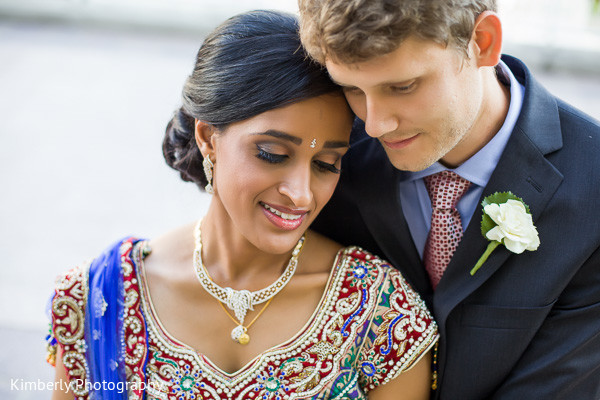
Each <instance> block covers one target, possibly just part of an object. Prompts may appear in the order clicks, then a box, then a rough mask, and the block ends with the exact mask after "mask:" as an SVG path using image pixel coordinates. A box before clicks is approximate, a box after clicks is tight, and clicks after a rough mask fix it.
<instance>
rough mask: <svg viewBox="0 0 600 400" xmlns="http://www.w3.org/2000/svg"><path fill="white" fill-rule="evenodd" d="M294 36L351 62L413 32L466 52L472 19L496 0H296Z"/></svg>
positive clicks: (316, 54) (319, 55)
mask: <svg viewBox="0 0 600 400" xmlns="http://www.w3.org/2000/svg"><path fill="white" fill-rule="evenodd" d="M298 3H299V7H300V20H301V28H300V36H301V38H302V44H303V45H304V47H305V48H306V50H307V52H308V53H309V54H310V56H311V57H312V58H314V59H315V60H316V61H318V62H319V63H321V64H324V63H325V59H326V58H328V59H331V60H333V61H335V62H341V63H348V64H352V63H356V62H362V61H367V60H369V59H372V58H375V57H377V56H381V55H384V54H387V53H390V52H392V51H394V50H396V49H397V48H398V46H400V44H401V43H402V41H403V40H405V39H406V38H408V37H411V36H414V37H417V38H420V39H425V40H433V41H434V42H436V43H439V44H441V45H444V46H449V45H451V46H454V47H456V48H457V49H459V50H461V51H462V52H463V53H464V54H465V55H467V46H468V44H469V40H470V39H471V35H472V32H473V28H474V25H475V20H476V19H477V17H478V16H479V14H481V13H482V12H484V11H488V10H489V11H497V5H496V0H299V1H298Z"/></svg>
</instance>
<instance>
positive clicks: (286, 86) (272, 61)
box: [163, 11, 341, 188]
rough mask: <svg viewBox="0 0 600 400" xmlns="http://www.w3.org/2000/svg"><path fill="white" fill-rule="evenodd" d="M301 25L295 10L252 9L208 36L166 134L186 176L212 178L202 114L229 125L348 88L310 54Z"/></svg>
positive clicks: (171, 155) (167, 147) (168, 150)
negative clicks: (199, 126) (199, 128)
mask: <svg viewBox="0 0 600 400" xmlns="http://www.w3.org/2000/svg"><path fill="white" fill-rule="evenodd" d="M298 30H299V25H298V20H297V19H296V17H295V16H294V15H292V14H287V13H283V12H276V11H252V12H248V13H244V14H240V15H237V16H235V17H232V18H230V19H228V20H227V21H225V22H224V23H223V24H221V25H220V26H219V27H217V28H216V29H215V30H214V31H213V32H212V33H211V34H210V35H209V36H208V37H207V38H206V40H205V41H204V43H203V44H202V47H200V50H199V51H198V55H197V57H196V64H195V66H194V71H193V72H192V74H191V75H190V76H189V77H188V79H187V81H186V83H185V85H184V87H183V94H182V96H183V106H182V107H181V108H180V109H179V110H178V111H176V112H175V115H174V116H173V118H172V119H171V121H170V122H169V124H168V125H167V128H166V134H165V138H164V141H163V155H164V157H165V160H166V161H167V164H169V166H171V167H172V168H174V169H175V170H177V171H179V172H180V174H181V178H182V179H183V180H184V181H188V182H194V183H196V184H197V185H198V186H199V187H200V188H204V186H205V185H206V177H205V176H204V170H203V168H202V154H201V153H200V150H199V149H198V146H197V145H196V140H195V136H194V130H195V127H194V119H198V120H201V121H204V122H207V123H209V124H211V125H213V126H215V127H216V128H217V129H218V130H223V129H225V128H226V127H227V125H228V124H231V123H234V122H238V121H242V120H245V119H248V118H251V117H253V116H255V115H258V114H260V113H263V112H265V111H268V110H272V109H274V108H278V107H282V106H285V105H288V104H291V103H294V102H297V101H301V100H306V99H309V98H313V97H317V96H320V95H323V94H326V93H331V92H336V91H340V88H339V87H338V86H337V85H335V84H334V83H333V82H332V81H331V79H330V78H329V75H327V72H326V71H325V70H324V69H323V67H321V66H319V65H318V64H316V63H315V62H313V61H311V60H310V59H309V58H308V56H307V54H306V53H305V51H304V49H303V48H302V45H301V43H300V36H299V33H298ZM340 93H341V92H340Z"/></svg>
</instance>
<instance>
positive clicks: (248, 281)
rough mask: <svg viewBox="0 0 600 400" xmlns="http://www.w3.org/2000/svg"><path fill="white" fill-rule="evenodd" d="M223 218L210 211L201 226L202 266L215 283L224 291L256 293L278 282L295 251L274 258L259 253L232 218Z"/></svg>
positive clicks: (217, 213)
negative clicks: (234, 290)
mask: <svg viewBox="0 0 600 400" xmlns="http://www.w3.org/2000/svg"><path fill="white" fill-rule="evenodd" d="M221 214H222V213H219V212H218V210H209V212H208V213H207V215H206V216H205V217H204V219H203V221H202V226H201V228H202V229H201V232H202V262H203V264H204V266H205V267H206V269H207V271H208V273H209V275H210V277H211V278H212V279H213V281H215V283H217V284H219V285H221V286H224V287H226V286H229V287H232V288H234V289H236V290H240V289H247V290H251V291H252V290H258V289H262V288H263V287H265V286H267V285H269V284H270V283H271V282H272V281H274V280H275V279H277V277H279V275H281V273H282V271H283V269H285V267H286V266H287V263H288V261H289V260H290V257H291V254H292V250H291V249H290V251H289V253H286V254H272V253H267V252H264V251H262V250H260V249H258V248H257V247H256V246H254V245H253V244H252V243H250V242H249V241H248V240H247V239H246V238H245V237H244V235H242V234H241V233H240V232H239V231H238V230H237V228H236V227H235V226H234V225H233V223H232V222H231V220H230V219H229V216H228V215H221ZM265 283H266V284H265Z"/></svg>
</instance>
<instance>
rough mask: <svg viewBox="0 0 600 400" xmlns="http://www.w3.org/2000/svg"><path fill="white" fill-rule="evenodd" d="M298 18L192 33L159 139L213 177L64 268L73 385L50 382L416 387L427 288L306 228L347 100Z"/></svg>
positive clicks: (421, 393) (347, 118)
mask: <svg viewBox="0 0 600 400" xmlns="http://www.w3.org/2000/svg"><path fill="white" fill-rule="evenodd" d="M297 31H298V25H297V21H296V18H295V17H294V16H291V15H288V14H283V13H279V12H270V11H255V12H250V13H246V14H242V15H238V16H236V17H233V18H231V19H229V20H228V21H226V22H225V23H223V24H222V25H221V26H220V27H218V28H217V29H216V30H215V31H214V32H212V34H211V35H209V37H208V38H207V39H206V40H205V42H204V43H203V45H202V47H201V48H200V50H199V52H198V55H197V60H196V65H195V67H194V70H193V72H192V74H191V76H190V77H189V78H188V80H187V82H186V84H185V87H184V90H183V107H182V108H181V109H180V110H179V111H178V112H177V113H176V114H175V116H174V117H173V119H172V120H171V122H170V123H169V125H168V126H167V130H166V136H165V139H164V144H163V152H164V154H165V158H166V160H167V163H168V164H169V165H170V166H171V167H173V168H175V169H176V170H178V171H179V172H180V174H181V176H182V178H183V179H184V180H187V181H193V182H195V183H196V184H198V186H200V187H201V188H203V189H204V190H206V191H207V192H209V193H211V194H212V200H211V203H210V206H209V209H208V212H207V213H206V215H205V216H204V217H203V218H202V219H201V220H200V221H197V222H194V223H192V224H190V225H187V226H184V227H181V228H179V229H176V230H174V231H172V232H169V233H166V234H165V235H164V236H161V237H158V238H156V239H152V240H141V239H136V238H126V239H123V240H120V241H118V242H117V243H116V244H114V245H113V246H111V247H109V248H108V249H107V250H106V251H105V252H104V253H103V254H102V255H100V256H99V257H98V258H96V259H95V260H94V261H92V262H91V263H90V264H87V265H82V266H81V267H79V268H76V269H74V270H72V271H70V272H68V273H67V274H65V275H64V276H62V277H60V278H59V280H58V281H57V286H56V293H55V295H54V298H53V301H52V304H51V314H52V324H51V335H50V337H49V350H50V354H49V361H50V362H51V363H53V364H55V365H56V379H57V382H61V383H65V384H66V383H68V389H69V390H55V391H54V395H53V398H54V399H63V398H65V399H66V398H68V399H73V398H77V399H88V398H96V399H126V398H130V399H134V398H135V399H137V398H139V399H142V398H143V397H144V396H145V398H147V399H287V398H290V399H291V398H293V399H330V398H331V399H333V398H338V399H341V398H344V399H348V398H351V399H366V398H368V399H426V398H428V397H429V392H430V387H431V377H432V373H431V354H430V353H431V351H430V350H431V349H432V348H433V346H434V345H435V343H436V341H437V339H438V335H437V328H436V325H435V322H434V321H433V320H432V317H431V316H430V314H429V312H428V311H427V309H426V308H425V305H424V303H423V302H422V301H421V300H420V298H419V297H418V295H417V294H416V293H415V292H413V290H412V289H411V288H410V287H409V286H408V285H407V283H406V282H405V281H404V279H403V278H402V276H401V275H400V273H399V272H398V271H396V270H395V269H393V268H392V267H390V266H389V265H387V264H386V263H385V262H384V261H382V260H381V259H379V258H377V257H376V256H373V255H371V254H369V253H367V252H366V251H364V250H361V249H360V248H356V247H346V248H344V247H342V246H341V245H339V244H337V243H335V242H332V241H331V240H329V239H327V238H325V237H323V236H320V235H318V234H317V233H315V232H312V231H311V230H310V229H309V226H310V224H311V222H312V221H313V220H314V219H315V217H316V216H317V214H318V213H319V211H320V210H321V209H322V208H323V206H324V205H325V204H326V203H327V201H328V200H329V198H330V196H331V195H332V193H333V190H334V188H335V186H336V184H337V181H338V178H339V174H340V172H341V171H340V169H341V162H342V156H343V155H344V153H345V152H346V150H347V149H348V147H349V137H350V130H351V127H352V121H353V115H352V114H351V111H350V109H349V107H348V105H347V103H346V101H345V99H344V96H343V94H342V93H341V91H340V89H339V88H338V87H337V86H335V85H334V84H333V83H332V82H331V81H330V80H329V77H328V75H327V74H326V72H324V71H323V70H322V69H320V67H318V66H317V65H315V64H313V63H311V62H310V61H309V60H308V58H307V56H306V54H305V53H304V52H303V50H302V48H301V46H300V41H299V38H298V33H297ZM132 185H133V187H135V182H134V181H132ZM339 223H340V224H344V221H339ZM57 387H58V386H57Z"/></svg>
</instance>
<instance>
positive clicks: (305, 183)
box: [279, 166, 313, 208]
mask: <svg viewBox="0 0 600 400" xmlns="http://www.w3.org/2000/svg"><path fill="white" fill-rule="evenodd" d="M310 180H311V170H310V166H297V167H296V168H294V169H293V170H291V171H290V172H289V174H288V175H287V176H286V177H285V178H284V179H283V181H282V182H281V183H280V184H279V193H281V194H283V195H284V196H287V197H288V198H289V199H290V200H291V201H292V202H293V203H294V206H295V207H305V208H307V207H309V206H310V205H311V204H312V200H313V194H312V190H311V188H310Z"/></svg>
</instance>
